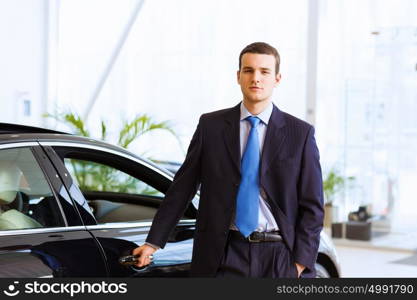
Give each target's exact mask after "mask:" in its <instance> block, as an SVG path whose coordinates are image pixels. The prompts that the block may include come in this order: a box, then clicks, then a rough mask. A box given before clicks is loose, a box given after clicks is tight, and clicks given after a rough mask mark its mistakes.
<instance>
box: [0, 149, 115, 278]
mask: <svg viewBox="0 0 417 300" xmlns="http://www.w3.org/2000/svg"><path fill="white" fill-rule="evenodd" d="M107 274H108V273H107V270H106V265H105V260H104V257H103V256H102V253H101V251H100V249H99V247H98V244H97V243H96V241H95V239H93V238H92V236H91V235H90V233H89V232H88V231H87V230H86V227H85V226H84V224H83V221H82V219H81V218H80V215H79V213H78V212H77V211H76V209H75V207H74V205H73V202H72V200H71V198H70V197H69V193H68V191H67V190H66V188H65V187H64V185H63V184H62V181H61V178H60V176H59V175H58V173H57V172H56V170H55V169H54V167H53V165H52V164H51V162H50V160H49V159H48V158H47V156H46V154H45V153H44V151H43V150H42V149H41V147H40V146H39V144H38V143H36V142H22V143H18V142H16V143H9V144H1V145H0V277H12V278H19V277H53V276H55V277H63V276H71V277H76V276H77V277H78V276H79V277H87V276H100V277H102V276H106V275H107Z"/></svg>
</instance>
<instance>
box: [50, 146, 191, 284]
mask: <svg viewBox="0 0 417 300" xmlns="http://www.w3.org/2000/svg"><path fill="white" fill-rule="evenodd" d="M42 144H43V145H44V146H45V149H47V150H46V151H47V152H48V153H50V157H51V158H52V157H53V156H54V154H53V153H55V154H56V158H55V159H53V158H52V160H53V162H54V164H55V165H56V166H57V169H61V171H62V172H69V173H70V174H71V175H72V176H71V177H72V178H73V180H74V181H76V185H77V186H79V187H80V189H81V191H82V194H77V195H73V197H74V198H77V197H78V198H80V199H79V200H77V201H79V202H82V201H85V199H87V201H88V204H89V207H90V209H91V210H92V211H93V213H94V216H95V219H96V223H89V224H87V222H88V221H85V222H86V225H87V228H88V230H89V231H90V232H91V233H92V234H93V235H94V237H95V238H97V241H98V242H99V243H100V245H101V247H102V248H103V250H104V252H105V255H106V261H107V264H108V268H109V272H110V276H143V277H148V276H158V277H165V276H169V277H178V276H188V271H189V267H190V261H191V254H192V242H193V240H192V237H193V234H194V224H195V220H194V219H193V217H195V214H194V215H193V212H194V213H195V210H193V208H192V207H190V208H189V209H188V210H187V211H186V213H185V216H184V219H183V220H182V221H181V222H180V224H179V225H178V226H177V227H176V229H175V230H173V233H172V235H171V237H170V239H169V241H168V244H167V246H166V247H165V248H164V249H161V250H159V251H157V252H156V253H155V258H154V263H153V264H152V265H151V266H148V267H147V268H144V269H135V268H132V267H125V266H123V265H121V264H120V263H119V261H118V260H119V258H120V257H121V256H124V255H129V254H131V252H132V250H133V249H134V248H136V247H137V246H138V245H141V244H143V243H144V241H145V239H146V236H147V234H148V232H149V229H150V226H151V222H152V218H153V216H154V215H155V213H156V210H157V208H158V206H159V204H160V203H161V201H162V199H163V196H164V193H165V192H166V190H167V189H168V187H169V185H170V182H171V179H170V178H169V176H168V175H167V174H165V173H163V172H162V171H160V170H158V169H157V168H155V167H154V166H152V165H151V164H147V162H146V161H142V160H139V159H138V158H136V157H134V156H132V155H129V154H128V153H127V152H125V151H123V152H122V151H120V152H118V151H117V150H115V149H114V148H107V147H104V146H97V145H94V146H93V145H87V144H81V143H78V144H75V143H65V142H61V143H58V142H56V143H53V144H51V143H49V145H50V146H52V148H53V150H52V148H51V147H48V143H47V142H44V143H42ZM71 184H74V182H73V183H71Z"/></svg>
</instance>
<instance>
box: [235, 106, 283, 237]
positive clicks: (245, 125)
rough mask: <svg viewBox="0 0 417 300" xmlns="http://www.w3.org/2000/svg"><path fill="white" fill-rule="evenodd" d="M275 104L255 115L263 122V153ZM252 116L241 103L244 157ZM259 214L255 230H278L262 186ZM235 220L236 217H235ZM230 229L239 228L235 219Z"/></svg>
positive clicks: (241, 151) (261, 145)
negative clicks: (249, 118)
mask: <svg viewBox="0 0 417 300" xmlns="http://www.w3.org/2000/svg"><path fill="white" fill-rule="evenodd" d="M272 109H273V105H272V102H271V103H269V105H268V106H267V107H266V108H265V109H264V110H263V111H262V112H261V113H260V114H258V115H256V116H255V115H253V116H255V117H258V118H259V119H260V120H261V122H259V125H258V127H257V130H258V138H259V151H260V154H262V148H263V144H264V140H265V134H266V128H267V126H268V122H269V119H270V117H271V115H272ZM249 116H252V114H251V113H250V112H249V111H248V110H247V109H246V107H245V105H244V104H243V102H242V103H241V104H240V157H241V158H242V156H243V152H244V151H245V147H246V143H247V141H248V137H249V132H250V130H251V125H250V123H249V122H248V121H247V120H245V119H246V118H247V117H249ZM258 213H259V215H258V227H257V228H256V229H255V231H259V232H263V231H275V230H278V224H277V222H276V221H275V218H274V216H273V215H272V213H271V208H270V207H269V204H268V203H267V202H266V194H265V191H263V189H262V187H260V188H259V212H258ZM233 220H235V218H233ZM230 229H233V230H239V229H238V228H237V227H236V225H235V221H233V223H232V225H231V226H230Z"/></svg>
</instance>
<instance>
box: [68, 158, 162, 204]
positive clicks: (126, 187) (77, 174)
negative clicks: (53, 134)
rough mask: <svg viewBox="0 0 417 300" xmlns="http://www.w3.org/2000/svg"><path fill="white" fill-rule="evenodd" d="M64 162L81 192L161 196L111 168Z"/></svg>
mask: <svg viewBox="0 0 417 300" xmlns="http://www.w3.org/2000/svg"><path fill="white" fill-rule="evenodd" d="M64 162H65V166H66V168H67V169H68V171H69V172H70V173H71V175H72V177H73V178H74V180H76V182H77V184H78V186H79V187H80V189H81V190H82V191H95V192H114V193H127V194H140V195H151V196H163V194H162V193H161V192H160V191H158V190H156V189H155V188H153V187H151V186H150V185H148V184H146V183H144V182H142V181H140V180H139V179H137V178H135V177H133V176H130V175H129V174H126V173H124V172H122V171H120V170H118V169H115V168H113V167H110V166H107V165H104V164H100V163H96V162H92V161H86V160H80V159H73V158H65V159H64Z"/></svg>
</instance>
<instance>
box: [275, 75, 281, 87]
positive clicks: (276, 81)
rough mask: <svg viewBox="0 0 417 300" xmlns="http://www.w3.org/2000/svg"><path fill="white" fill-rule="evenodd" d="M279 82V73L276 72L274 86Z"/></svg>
mask: <svg viewBox="0 0 417 300" xmlns="http://www.w3.org/2000/svg"><path fill="white" fill-rule="evenodd" d="M280 82H281V73H278V74H277V75H276V76H275V84H274V87H277V86H278V84H279V83H280Z"/></svg>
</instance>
